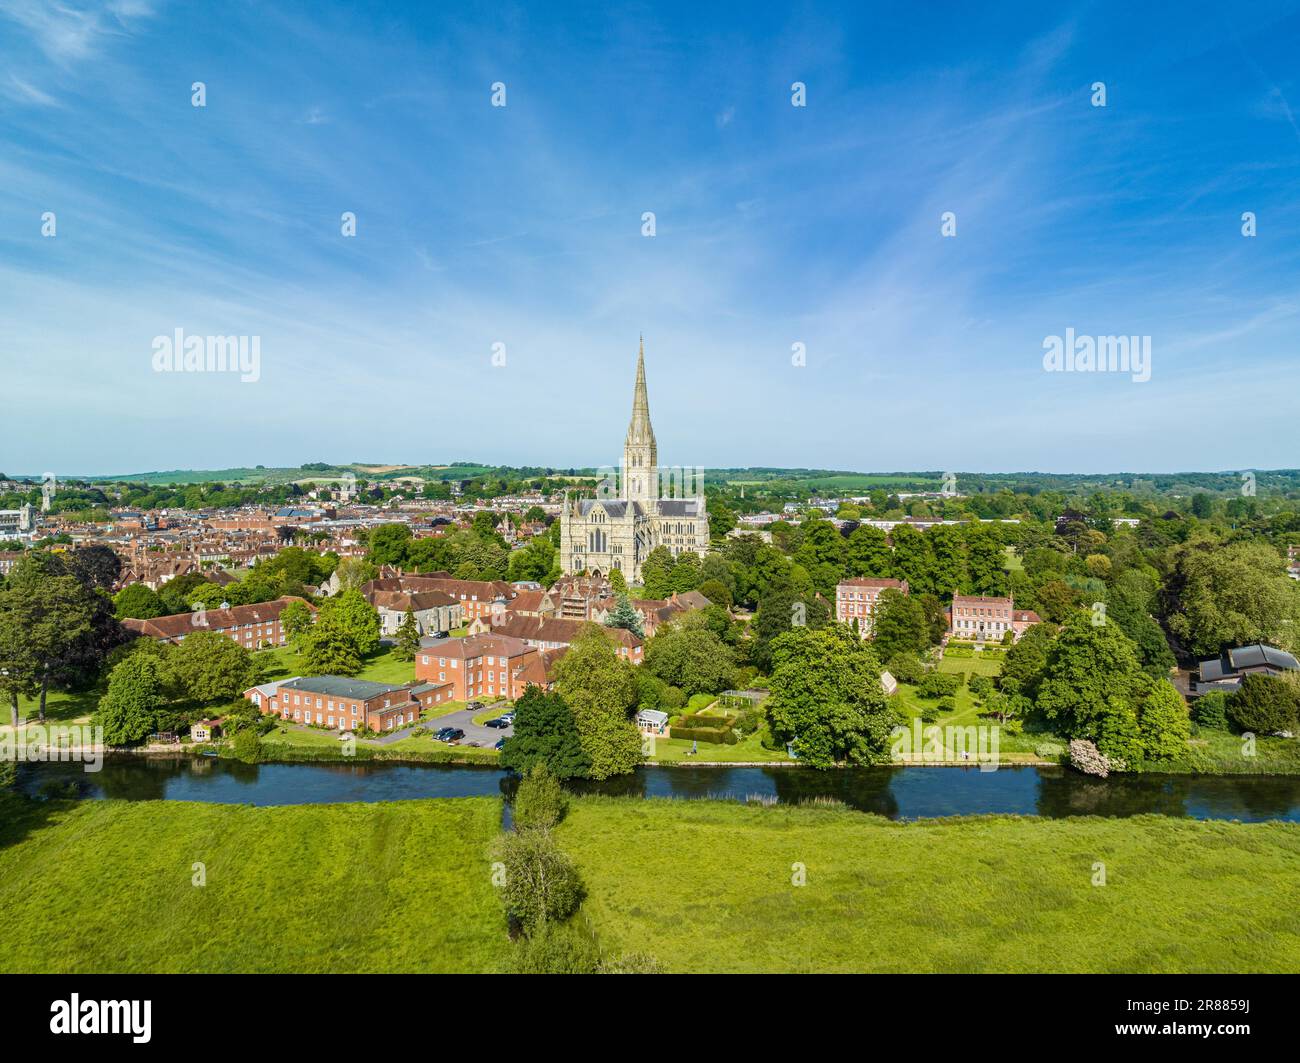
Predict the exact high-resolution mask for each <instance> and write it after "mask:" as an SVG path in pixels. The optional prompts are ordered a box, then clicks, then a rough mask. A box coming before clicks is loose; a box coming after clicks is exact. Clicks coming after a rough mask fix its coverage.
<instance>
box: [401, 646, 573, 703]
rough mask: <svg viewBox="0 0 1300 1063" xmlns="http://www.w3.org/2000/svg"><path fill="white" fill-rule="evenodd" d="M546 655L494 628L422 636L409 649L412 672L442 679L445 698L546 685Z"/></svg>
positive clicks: (499, 694) (503, 694) (507, 693)
mask: <svg viewBox="0 0 1300 1063" xmlns="http://www.w3.org/2000/svg"><path fill="white" fill-rule="evenodd" d="M547 663H548V662H547V661H546V660H545V658H544V657H543V655H542V654H541V653H539V652H538V650H537V648H536V647H534V646H530V645H529V644H528V643H526V642H524V641H523V640H522V639H518V638H512V637H510V636H508V635H501V634H498V633H496V632H491V633H484V634H471V635H467V636H466V637H465V638H458V639H457V638H449V639H439V638H426V639H422V640H421V642H420V649H419V652H418V653H416V655H415V675H416V678H418V679H422V680H424V681H425V682H428V683H437V684H446V685H447V686H448V687H449V688H450V691H451V694H450V697H451V700H455V701H472V700H481V699H483V698H506V699H508V700H510V701H514V700H515V699H517V698H519V697H520V696H521V695H522V694H523V692H524V688H525V687H527V686H528V685H529V684H530V683H531V684H535V685H537V686H540V687H542V688H545V687H547V686H548V685H549V679H548V674H547V672H548V668H547Z"/></svg>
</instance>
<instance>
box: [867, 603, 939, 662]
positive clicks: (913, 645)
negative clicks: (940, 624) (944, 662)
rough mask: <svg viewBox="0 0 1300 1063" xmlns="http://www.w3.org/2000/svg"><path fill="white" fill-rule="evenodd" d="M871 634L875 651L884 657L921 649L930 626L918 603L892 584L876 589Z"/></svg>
mask: <svg viewBox="0 0 1300 1063" xmlns="http://www.w3.org/2000/svg"><path fill="white" fill-rule="evenodd" d="M871 634H872V638H873V639H874V641H875V645H876V654H877V655H878V656H879V657H880V659H881V660H885V661H887V660H889V658H891V657H893V656H895V655H896V654H900V653H921V652H923V651H924V650H926V649H928V648H929V646H930V629H929V625H928V624H927V623H926V617H925V611H924V610H923V608H922V606H921V603H920V602H919V601H917V600H916V599H914V598H912V597H911V596H909V595H906V594H904V593H903V592H902V591H901V590H898V589H896V588H894V587H888V588H886V589H885V590H883V591H881V592H880V600H879V602H878V603H877V605H876V613H875V616H874V618H873V622H872V625H871Z"/></svg>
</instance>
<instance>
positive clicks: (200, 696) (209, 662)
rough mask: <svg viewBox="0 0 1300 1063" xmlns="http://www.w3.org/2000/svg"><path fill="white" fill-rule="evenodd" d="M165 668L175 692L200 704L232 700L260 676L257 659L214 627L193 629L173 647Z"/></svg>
mask: <svg viewBox="0 0 1300 1063" xmlns="http://www.w3.org/2000/svg"><path fill="white" fill-rule="evenodd" d="M167 671H168V673H169V678H170V680H171V683H172V684H173V685H174V687H175V689H176V691H177V693H178V695H179V696H180V697H181V698H182V699H184V700H189V701H195V702H198V703H199V704H201V705H206V704H210V703H212V702H217V701H231V700H233V699H235V698H238V697H240V696H241V695H242V694H243V693H244V691H245V690H247V689H248V688H249V687H251V686H255V685H256V684H257V682H258V680H259V679H260V678H261V669H260V667H259V662H258V660H257V658H255V657H254V655H253V654H252V653H251V652H249V651H248V650H246V649H245V648H244V647H243V646H240V645H239V644H238V643H236V642H234V641H232V640H231V639H228V638H226V636H225V635H218V634H217V633H216V632H215V631H195V632H193V633H191V634H189V635H186V636H185V639H184V641H183V642H181V643H180V644H179V645H177V646H174V647H172V649H171V651H170V654H169V656H168V659H167Z"/></svg>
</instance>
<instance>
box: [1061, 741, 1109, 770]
mask: <svg viewBox="0 0 1300 1063" xmlns="http://www.w3.org/2000/svg"><path fill="white" fill-rule="evenodd" d="M1070 767H1072V768H1077V769H1078V770H1079V771H1081V772H1083V773H1084V774H1085V775H1099V776H1101V777H1102V778H1103V779H1104V778H1106V776H1107V775H1109V774H1110V761H1109V760H1107V759H1106V757H1105V756H1103V755H1102V753H1101V751H1100V750H1098V749H1097V747H1096V746H1094V745H1093V744H1092V743H1091V742H1089V741H1087V740H1086V739H1083V738H1076V739H1074V740H1073V741H1071V742H1070Z"/></svg>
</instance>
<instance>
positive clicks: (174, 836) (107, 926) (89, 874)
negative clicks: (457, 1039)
mask: <svg viewBox="0 0 1300 1063" xmlns="http://www.w3.org/2000/svg"><path fill="white" fill-rule="evenodd" d="M6 801H8V802H9V803H10V805H11V806H12V807H5V808H4V809H3V813H4V814H3V815H0V910H3V911H4V913H5V918H4V919H3V920H0V971H4V972H24V973H26V972H92V971H102V972H132V971H155V972H169V973H170V972H199V971H205V972H281V971H283V972H333V971H393V972H404V971H439V972H444V971H455V972H462V971H474V972H477V971H490V970H495V969H498V968H499V967H500V965H501V963H502V961H503V959H504V957H505V956H506V954H507V940H506V927H505V921H504V919H503V917H502V914H501V908H500V904H499V902H498V900H497V897H496V894H495V891H494V889H493V887H492V885H491V881H490V873H491V872H490V868H489V861H488V856H487V849H488V846H489V844H490V841H491V839H492V838H493V837H494V836H495V835H496V834H497V832H498V830H499V824H500V813H501V803H500V802H499V801H498V800H495V799H489V798H466V799H456V800H438V801H401V802H395V803H383V804H350V805H298V806H293V807H284V808H252V807H244V806H239V805H215V804H212V805H209V804H195V803H188V802H177V801H141V802H125V801H85V802H82V803H80V804H75V805H74V804H63V803H59V804H54V805H45V804H41V803H37V802H31V803H27V802H22V803H19V802H17V801H16V799H13V798H7V799H6V798H0V804H3V803H4V802H6ZM195 862H201V863H203V864H205V865H206V868H207V884H206V885H205V886H203V887H196V886H194V885H193V884H192V881H191V880H192V877H193V875H194V874H195V872H194V870H193V864H194V863H195Z"/></svg>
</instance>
